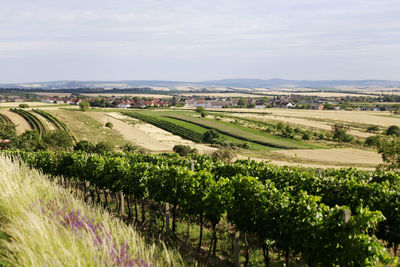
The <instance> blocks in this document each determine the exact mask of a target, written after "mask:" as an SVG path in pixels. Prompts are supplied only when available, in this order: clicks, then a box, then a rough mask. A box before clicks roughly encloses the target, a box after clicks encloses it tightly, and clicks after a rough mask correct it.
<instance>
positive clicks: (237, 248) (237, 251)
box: [233, 231, 240, 267]
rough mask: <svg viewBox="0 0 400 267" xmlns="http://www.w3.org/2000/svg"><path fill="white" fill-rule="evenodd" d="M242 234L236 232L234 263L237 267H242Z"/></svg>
mask: <svg viewBox="0 0 400 267" xmlns="http://www.w3.org/2000/svg"><path fill="white" fill-rule="evenodd" d="M239 238H240V232H239V231H236V232H235V237H234V241H233V263H234V266H235V267H240V245H239Z"/></svg>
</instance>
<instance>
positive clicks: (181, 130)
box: [123, 112, 203, 143]
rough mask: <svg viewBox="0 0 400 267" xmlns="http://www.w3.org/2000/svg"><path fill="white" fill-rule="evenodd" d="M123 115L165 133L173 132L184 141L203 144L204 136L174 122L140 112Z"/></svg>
mask: <svg viewBox="0 0 400 267" xmlns="http://www.w3.org/2000/svg"><path fill="white" fill-rule="evenodd" d="M123 114H125V115H127V116H130V117H133V118H136V119H139V120H141V121H144V122H146V123H150V124H152V125H154V126H156V127H159V128H161V129H163V130H165V131H168V132H171V133H173V134H175V135H178V136H180V137H182V138H184V139H188V140H191V141H193V142H195V143H201V142H202V137H203V135H202V134H201V133H199V132H196V131H193V130H191V129H188V128H185V127H182V126H180V125H177V124H175V123H173V122H170V121H168V120H165V119H162V118H158V117H155V116H151V115H145V114H142V113H139V112H123Z"/></svg>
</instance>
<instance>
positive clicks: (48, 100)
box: [40, 98, 52, 103]
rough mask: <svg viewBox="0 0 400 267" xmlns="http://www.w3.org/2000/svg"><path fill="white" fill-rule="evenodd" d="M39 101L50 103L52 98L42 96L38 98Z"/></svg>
mask: <svg viewBox="0 0 400 267" xmlns="http://www.w3.org/2000/svg"><path fill="white" fill-rule="evenodd" d="M40 102H42V103H52V100H51V99H50V98H42V99H40Z"/></svg>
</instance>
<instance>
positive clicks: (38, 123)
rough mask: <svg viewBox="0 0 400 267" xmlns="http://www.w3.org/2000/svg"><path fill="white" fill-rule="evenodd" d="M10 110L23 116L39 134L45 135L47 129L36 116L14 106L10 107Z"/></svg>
mask: <svg viewBox="0 0 400 267" xmlns="http://www.w3.org/2000/svg"><path fill="white" fill-rule="evenodd" d="M10 111H12V112H14V113H16V114H18V115H20V116H21V117H23V118H24V119H25V120H26V121H27V122H28V124H29V126H30V127H31V129H32V130H36V131H38V133H39V134H40V136H45V135H46V134H47V133H48V130H47V129H46V127H45V126H44V125H43V123H42V122H41V121H40V120H39V118H38V117H36V116H35V115H33V114H32V113H30V112H28V111H25V110H23V109H16V108H14V109H10Z"/></svg>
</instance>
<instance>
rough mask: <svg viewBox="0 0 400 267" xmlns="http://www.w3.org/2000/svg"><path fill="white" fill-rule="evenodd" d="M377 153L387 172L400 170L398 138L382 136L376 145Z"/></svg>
mask: <svg viewBox="0 0 400 267" xmlns="http://www.w3.org/2000/svg"><path fill="white" fill-rule="evenodd" d="M378 153H380V154H381V155H382V159H383V161H384V162H385V163H386V166H385V168H386V169H389V170H400V138H399V137H397V136H394V135H389V136H382V137H381V138H380V139H379V143H378Z"/></svg>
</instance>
